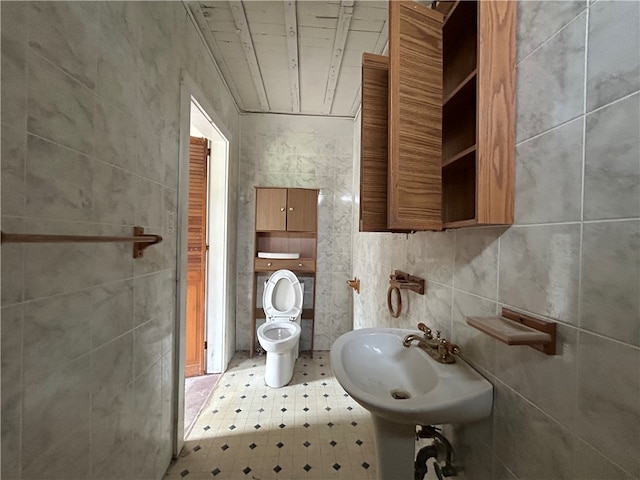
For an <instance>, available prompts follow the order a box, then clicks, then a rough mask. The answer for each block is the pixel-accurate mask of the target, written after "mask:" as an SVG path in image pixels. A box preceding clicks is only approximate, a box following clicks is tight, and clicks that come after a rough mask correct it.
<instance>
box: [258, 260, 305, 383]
mask: <svg viewBox="0 0 640 480" xmlns="http://www.w3.org/2000/svg"><path fill="white" fill-rule="evenodd" d="M302 300H303V291H302V284H301V283H300V281H299V280H298V277H296V275H295V274H294V273H293V272H291V271H289V270H278V271H277V272H274V273H273V274H272V275H271V277H269V280H267V282H266V283H265V286H264V292H263V294H262V308H263V309H264V313H265V314H266V318H267V321H266V322H265V323H263V324H262V325H260V326H259V327H258V341H259V342H260V345H262V348H264V349H265V351H266V352H267V364H266V367H265V374H264V377H265V378H264V381H265V383H266V384H267V385H268V386H270V387H273V388H279V387H284V386H285V385H286V384H288V383H289V382H290V381H291V378H292V377H293V366H294V364H295V362H296V359H297V358H298V345H299V344H300V331H301V329H300V315H301V313H302Z"/></svg>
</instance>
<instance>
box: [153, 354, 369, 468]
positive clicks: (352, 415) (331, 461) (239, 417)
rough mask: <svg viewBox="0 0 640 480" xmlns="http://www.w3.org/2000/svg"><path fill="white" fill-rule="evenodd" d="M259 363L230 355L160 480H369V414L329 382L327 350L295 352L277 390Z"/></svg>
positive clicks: (329, 369)
mask: <svg viewBox="0 0 640 480" xmlns="http://www.w3.org/2000/svg"><path fill="white" fill-rule="evenodd" d="M264 366H265V357H257V358H253V359H249V358H248V356H247V354H246V352H239V353H237V354H236V355H235V356H234V357H233V359H232V361H231V363H230V365H229V368H228V370H227V372H226V373H224V374H223V375H222V377H221V378H220V380H219V382H218V385H217V386H216V389H215V390H214V392H213V393H212V395H211V396H210V398H209V400H208V403H207V404H206V405H205V407H204V408H203V409H202V412H201V414H200V416H199V417H198V418H197V419H196V421H195V423H194V426H193V428H192V430H191V432H190V434H189V437H188V438H187V439H186V442H185V448H184V450H183V452H182V454H181V456H180V458H179V459H178V460H177V461H176V462H175V463H174V464H173V465H171V467H170V468H169V470H168V472H167V474H166V476H165V477H164V480H173V479H183V478H184V479H186V480H193V479H212V478H215V479H217V480H218V479H242V478H248V479H254V478H259V479H261V480H267V479H310V480H320V479H322V480H324V479H340V478H344V479H347V478H348V479H354V480H364V479H375V478H376V473H377V472H376V466H375V465H376V458H375V449H374V437H373V426H372V424H371V420H370V417H369V412H367V411H366V410H364V409H363V408H362V407H360V405H358V404H357V403H356V402H354V401H353V400H352V399H351V397H350V396H349V395H348V394H346V393H345V392H344V390H343V389H342V387H340V385H339V384H338V382H337V381H336V380H335V378H334V377H333V373H332V371H331V368H330V366H329V354H328V352H316V353H315V355H314V358H310V357H309V356H308V355H304V354H303V355H301V356H300V358H298V360H297V362H296V366H295V369H294V375H293V379H292V381H291V383H290V384H289V385H287V386H285V387H282V388H278V389H272V388H270V387H267V386H266V385H265V384H264V381H263V379H264Z"/></svg>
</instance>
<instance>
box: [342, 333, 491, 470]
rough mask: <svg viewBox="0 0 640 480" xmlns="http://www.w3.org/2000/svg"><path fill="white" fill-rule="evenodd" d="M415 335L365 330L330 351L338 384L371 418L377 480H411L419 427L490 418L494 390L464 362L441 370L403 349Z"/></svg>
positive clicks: (422, 356)
mask: <svg viewBox="0 0 640 480" xmlns="http://www.w3.org/2000/svg"><path fill="white" fill-rule="evenodd" d="M410 333H414V334H420V332H417V331H414V330H404V329H399V328H363V329H361V330H353V331H351V332H348V333H345V334H344V335H342V336H340V337H339V338H338V339H337V340H336V341H335V342H334V343H333V346H332V347H331V366H332V368H333V372H334V374H335V376H336V379H337V380H338V382H339V383H340V385H341V386H342V388H344V389H345V390H346V392H347V393H348V394H349V395H351V397H352V398H353V399H354V400H355V401H356V402H358V403H359V404H360V405H362V406H363V407H364V408H366V409H367V410H369V412H371V415H372V417H373V425H374V429H375V435H376V452H377V457H378V478H380V479H383V480H391V479H411V478H413V462H414V455H415V426H416V425H440V424H444V423H465V422H473V421H477V420H481V419H482V418H485V417H488V416H489V414H490V413H491V405H492V402H493V386H492V385H491V383H489V382H488V381H487V380H486V379H485V378H484V377H483V376H482V375H480V374H479V373H478V372H476V371H475V370H474V369H473V368H471V367H470V366H469V365H468V364H467V363H465V362H464V361H463V360H462V359H460V358H458V359H457V361H456V363H453V364H442V363H438V362H436V361H435V360H434V359H432V358H431V357H430V356H429V355H427V354H426V353H425V352H423V351H422V350H421V349H420V348H418V347H416V346H411V347H409V348H406V347H403V346H402V339H403V338H404V337H405V336H406V335H408V334H410Z"/></svg>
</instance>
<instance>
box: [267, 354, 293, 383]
mask: <svg viewBox="0 0 640 480" xmlns="http://www.w3.org/2000/svg"><path fill="white" fill-rule="evenodd" d="M295 353H297V349H295V350H294V349H291V350H289V351H287V352H284V353H275V352H272V353H269V352H267V362H266V365H265V369H264V383H266V384H267V386H269V387H271V388H280V387H284V386H285V385H287V384H288V383H289V382H290V381H291V379H292V378H293V367H294V365H295V363H296V357H297V355H294V354H295Z"/></svg>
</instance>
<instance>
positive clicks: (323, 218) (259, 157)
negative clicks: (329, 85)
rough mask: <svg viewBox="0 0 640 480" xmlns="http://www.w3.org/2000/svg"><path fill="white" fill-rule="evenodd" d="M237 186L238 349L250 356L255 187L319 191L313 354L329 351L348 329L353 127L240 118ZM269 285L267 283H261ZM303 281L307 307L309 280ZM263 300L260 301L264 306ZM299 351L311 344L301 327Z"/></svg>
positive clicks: (315, 120) (324, 120)
mask: <svg viewBox="0 0 640 480" xmlns="http://www.w3.org/2000/svg"><path fill="white" fill-rule="evenodd" d="M241 129H242V133H241V136H240V175H239V183H238V250H237V254H238V260H237V262H238V264H237V271H238V294H237V307H236V315H237V335H236V349H237V350H248V348H249V338H250V337H249V324H250V319H251V317H250V312H251V288H252V275H253V274H252V271H253V240H254V225H255V188H254V187H256V186H261V187H270V186H276V187H300V188H318V189H320V196H319V201H318V259H317V272H316V285H317V290H316V305H315V311H316V318H315V332H314V349H316V350H328V349H329V347H330V346H331V344H332V343H333V340H334V339H336V338H337V337H338V336H340V335H341V334H342V333H344V332H346V331H349V330H351V329H352V310H351V302H350V296H351V294H350V293H349V289H348V287H347V285H346V280H347V278H348V276H349V273H350V269H351V240H352V230H353V227H352V226H353V212H352V204H353V190H352V188H353V176H352V164H353V133H352V129H353V121H352V120H351V119H339V118H328V117H304V116H295V115H242V116H241ZM265 279H266V277H265ZM308 280H309V279H305V291H306V295H305V297H306V301H307V302H308V301H309V298H308V297H309V292H310V291H309V290H307V288H309V287H310V286H311V285H310V284H311V282H310V281H308ZM261 298H262V297H261V294H259V295H258V296H257V299H258V303H259V305H261ZM302 327H303V330H302V337H301V342H302V347H301V348H303V349H308V348H309V347H310V341H311V330H310V322H306V321H303V322H302Z"/></svg>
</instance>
